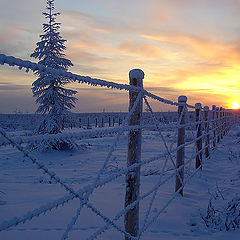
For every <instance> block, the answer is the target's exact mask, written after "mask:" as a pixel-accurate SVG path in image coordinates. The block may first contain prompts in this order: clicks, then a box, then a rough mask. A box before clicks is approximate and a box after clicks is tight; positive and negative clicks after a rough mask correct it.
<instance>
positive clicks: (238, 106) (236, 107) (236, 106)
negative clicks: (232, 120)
mask: <svg viewBox="0 0 240 240" xmlns="http://www.w3.org/2000/svg"><path fill="white" fill-rule="evenodd" d="M239 108H240V105H239V104H238V103H234V104H233V105H232V109H239Z"/></svg>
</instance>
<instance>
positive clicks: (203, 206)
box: [0, 126, 240, 240]
mask: <svg viewBox="0 0 240 240" xmlns="http://www.w3.org/2000/svg"><path fill="white" fill-rule="evenodd" d="M72 131H74V129H73V130H72ZM76 131H77V130H76ZM239 133H240V128H239V127H238V126H233V128H232V130H231V131H230V132H229V133H228V135H227V136H225V137H224V139H223V140H222V141H221V142H220V144H219V145H217V148H216V149H215V150H214V151H213V152H212V155H211V158H210V159H208V160H206V161H205V162H204V165H203V169H202V171H198V172H197V173H196V174H195V176H193V177H192V178H191V179H190V180H189V182H188V184H187V185H186V186H185V188H184V197H181V196H177V197H176V198H175V199H174V200H173V201H172V202H171V203H170V204H169V205H168V207H167V208H166V209H163V211H162V212H161V214H160V216H159V218H158V219H157V220H156V221H154V222H153V224H152V225H151V226H150V227H149V228H148V229H147V230H146V231H145V232H144V233H143V235H142V237H141V239H145V240H155V239H156V240H157V239H164V240H173V239H179V240H180V239H181V240H188V239H189V240H190V239H191V240H192V239H219V240H223V239H233V240H239V239H240V230H239V229H237V230H235V231H229V232H227V231H219V230H214V229H211V228H207V227H206V225H205V224H204V221H203V220H202V217H201V215H202V216H204V217H205V216H206V215H207V206H208V203H209V200H210V199H212V202H213V204H215V206H216V209H219V210H223V209H225V208H226V205H227V203H228V202H229V201H231V200H232V199H233V198H234V197H235V196H236V194H239V190H240V148H239V146H240V143H238V136H239ZM20 134H21V132H12V133H11V135H12V136H14V135H20ZM174 134H175V132H174V130H173V129H172V128H169V129H167V130H165V131H164V132H163V135H164V137H165V140H166V142H167V143H168V144H170V143H171V142H172V141H173V140H174ZM187 136H189V138H191V137H190V136H191V134H190V132H189V133H187ZM113 139H114V136H112V137H104V138H93V139H85V140H81V141H77V143H78V145H79V148H78V150H76V151H72V152H70V151H69V152H67V151H66V152H63V151H62V152H56V151H52V152H45V153H43V152H42V153H41V152H32V153H31V154H32V155H34V156H35V157H36V158H37V159H38V160H39V161H41V162H42V163H44V164H45V165H46V166H47V167H48V168H49V170H50V171H54V172H55V173H56V174H57V175H58V176H59V177H60V179H62V180H63V182H64V183H66V184H67V185H68V186H70V187H72V188H73V189H74V190H76V191H77V190H78V189H80V188H83V187H84V186H88V185H89V184H92V183H93V181H94V179H95V177H96V174H97V172H98V170H99V169H100V168H101V166H102V164H103V162H104V160H105V158H106V155H107V153H108V151H109V149H110V147H111V145H112V142H113ZM162 150H164V146H163V143H162V141H161V138H160V137H159V135H158V132H157V131H150V130H146V131H144V132H143V144H142V160H146V159H149V158H151V157H154V156H156V155H158V154H161V153H162ZM126 152H127V134H124V135H123V136H121V137H120V140H119V143H118V145H117V147H116V149H115V151H114V152H113V155H112V157H111V159H110V162H109V163H108V165H107V167H106V168H105V172H104V173H103V175H102V176H101V179H105V178H107V177H109V176H112V174H116V173H118V172H119V171H120V170H121V169H123V168H124V167H126V159H127V154H126ZM186 154H187V157H188V158H190V157H191V154H192V152H191V148H189V149H186ZM164 160H165V159H164V158H162V159H159V160H157V161H154V162H152V163H150V164H147V165H144V166H142V168H141V195H142V194H144V193H145V192H147V191H149V190H150V189H151V188H153V187H154V186H155V184H157V182H158V180H159V178H160V177H161V178H162V180H164V179H167V178H168V177H169V176H170V175H171V174H174V172H173V167H172V164H171V162H170V161H169V162H168V165H167V167H166V168H165V169H166V170H165V171H164V173H163V174H159V173H160V171H161V169H162V167H163V162H164ZM194 166H195V162H194V161H192V163H191V164H190V165H189V168H188V170H187V171H186V173H185V175H186V178H187V176H190V175H191V174H192V173H193V172H194ZM174 184H175V177H172V178H170V180H169V181H167V182H166V183H165V184H164V185H163V186H161V187H160V189H159V190H158V192H157V195H156V199H155V201H154V203H153V207H152V211H151V213H150V216H149V219H151V218H152V217H153V216H154V215H155V214H156V213H158V211H160V210H161V209H162V208H163V207H164V206H165V204H167V203H168V201H169V200H170V199H171V198H172V196H174V187H175V186H174ZM0 191H1V192H0V220H1V222H3V221H5V220H6V221H9V220H11V219H13V218H14V217H22V216H23V215H24V214H26V213H27V212H28V211H32V210H34V209H36V208H39V207H40V206H43V205H46V204H47V203H51V202H52V201H55V200H57V199H60V198H62V197H63V196H67V193H66V191H65V190H64V189H63V188H61V187H60V186H59V185H58V184H56V183H54V182H53V181H52V180H51V179H49V178H48V177H47V176H46V175H44V174H43V173H42V172H41V171H40V170H38V169H36V168H35V167H34V166H33V164H32V163H31V161H30V160H29V159H27V158H26V157H25V158H24V157H23V154H22V153H20V152H19V151H18V150H16V149H15V148H13V147H11V146H6V147H1V148H0ZM124 197H125V176H124V175H122V176H121V177H119V178H117V179H115V180H113V181H111V182H110V183H108V184H106V185H104V186H103V187H101V188H98V189H95V190H94V192H93V194H92V195H91V196H90V198H89V203H90V204H91V205H93V206H94V207H95V208H97V209H98V210H99V211H101V212H102V213H103V214H104V215H105V216H107V217H108V218H110V219H113V218H114V217H115V215H116V214H117V213H118V212H120V211H121V210H122V209H123V206H124ZM151 197H152V195H150V196H148V197H146V198H145V199H144V200H142V201H141V202H140V228H141V226H142V225H143V220H144V217H145V215H146V211H147V209H148V206H149V202H150V200H151ZM78 208H79V201H78V200H76V199H74V200H71V201H69V202H68V203H66V204H65V205H64V206H62V205H61V206H58V208H57V209H52V211H48V212H47V213H46V214H45V215H40V216H39V217H34V218H33V219H32V220H31V221H26V222H25V223H24V224H22V223H20V224H19V225H17V226H16V227H11V228H10V229H7V230H4V231H1V232H0V239H1V240H15V239H16V240H32V239H34V240H42V239H54V240H55V239H61V237H62V235H63V234H64V232H65V230H66V228H67V225H68V224H69V223H70V222H71V220H72V218H73V217H74V216H75V214H76V211H77V209H78ZM115 223H116V224H117V226H119V227H120V228H122V229H124V224H123V217H120V218H119V219H118V220H117V221H116V222H115ZM103 226H105V222H104V221H102V219H101V218H99V216H96V215H95V214H94V213H93V212H92V211H91V210H90V209H89V208H87V207H86V206H85V207H84V208H83V210H82V212H81V214H80V216H79V218H78V219H77V222H76V224H75V225H74V227H73V229H72V231H70V233H69V238H68V239H71V240H75V239H88V238H89V237H90V236H92V234H94V233H95V232H97V231H98V229H99V228H101V227H103ZM89 239H91V238H89ZM97 239H104V240H110V239H111V240H112V239H124V236H123V234H121V233H119V232H118V231H117V230H115V229H114V228H113V227H109V228H108V229H107V230H106V231H105V232H103V233H102V234H101V235H99V236H98V237H97Z"/></svg>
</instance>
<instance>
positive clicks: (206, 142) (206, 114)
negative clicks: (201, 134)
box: [204, 106, 210, 158]
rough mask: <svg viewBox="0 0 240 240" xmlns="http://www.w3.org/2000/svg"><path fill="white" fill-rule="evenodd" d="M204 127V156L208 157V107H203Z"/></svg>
mask: <svg viewBox="0 0 240 240" xmlns="http://www.w3.org/2000/svg"><path fill="white" fill-rule="evenodd" d="M204 122H205V123H204V129H205V134H206V141H205V157H206V158H208V157H209V149H210V148H209V145H210V135H209V107H208V106H205V107H204Z"/></svg>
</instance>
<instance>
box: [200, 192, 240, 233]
mask: <svg viewBox="0 0 240 240" xmlns="http://www.w3.org/2000/svg"><path fill="white" fill-rule="evenodd" d="M202 219H203V221H204V222H205V224H206V226H207V227H209V228H213V229H215V230H219V231H231V230H235V229H237V228H240V197H239V196H235V197H234V198H233V199H232V200H231V201H229V202H228V203H227V205H226V206H225V208H224V209H223V210H221V209H219V208H218V207H216V206H214V204H213V200H209V204H208V208H207V214H206V216H202Z"/></svg>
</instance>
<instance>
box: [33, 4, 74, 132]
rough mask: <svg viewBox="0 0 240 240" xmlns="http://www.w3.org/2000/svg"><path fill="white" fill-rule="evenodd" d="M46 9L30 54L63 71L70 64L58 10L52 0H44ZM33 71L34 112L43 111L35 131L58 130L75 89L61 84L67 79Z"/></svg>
mask: <svg viewBox="0 0 240 240" xmlns="http://www.w3.org/2000/svg"><path fill="white" fill-rule="evenodd" d="M46 10H47V11H46V12H43V15H44V16H45V18H46V19H47V23H44V24H43V32H44V33H43V34H42V35H40V38H41V40H40V41H39V42H37V44H36V45H37V47H36V49H35V50H34V52H33V53H32V54H31V57H34V58H36V59H38V60H39V62H38V63H41V64H43V65H44V66H46V67H51V68H54V69H58V70H64V71H67V69H68V68H69V67H71V66H73V64H72V63H71V61H70V60H68V59H66V58H65V54H64V50H65V49H66V47H65V42H66V40H64V39H63V38H62V37H61V36H60V32H59V28H60V25H61V23H58V22H56V17H57V16H58V15H60V13H59V12H55V8H54V0H47V6H46ZM35 74H36V75H37V76H38V79H37V80H36V81H35V82H33V84H32V85H33V87H32V92H33V96H34V97H37V99H36V103H37V104H39V105H40V106H39V107H38V109H37V111H36V112H37V113H43V114H46V115H45V116H46V117H45V118H44V120H43V121H42V123H41V124H40V126H39V128H38V129H37V132H38V133H39V134H43V133H50V134H56V133H60V132H61V130H62V129H63V128H64V120H65V118H66V116H67V114H68V113H69V110H70V109H71V108H73V107H74V103H75V101H76V100H77V99H76V98H75V97H73V95H74V94H76V93H77V92H76V91H73V90H70V89H66V88H64V85H66V84H68V83H70V82H71V79H68V78H66V77H62V76H57V77H56V76H54V75H52V74H51V73H40V72H39V71H36V72H35Z"/></svg>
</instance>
